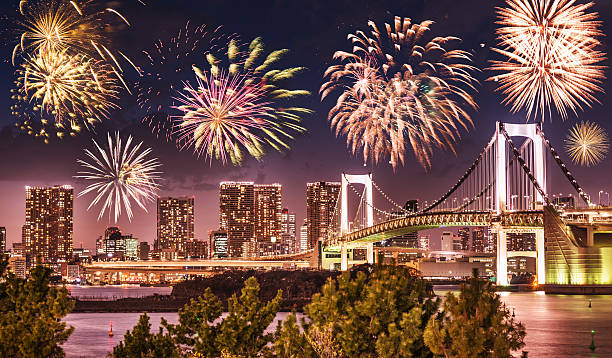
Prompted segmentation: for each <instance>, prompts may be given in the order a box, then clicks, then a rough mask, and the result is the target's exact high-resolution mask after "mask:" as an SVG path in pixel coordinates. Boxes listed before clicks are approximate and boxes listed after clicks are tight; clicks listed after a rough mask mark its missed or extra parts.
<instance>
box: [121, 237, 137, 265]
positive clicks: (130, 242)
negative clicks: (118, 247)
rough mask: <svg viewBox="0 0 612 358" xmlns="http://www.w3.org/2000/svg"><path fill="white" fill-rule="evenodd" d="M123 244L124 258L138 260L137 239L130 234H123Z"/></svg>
mask: <svg viewBox="0 0 612 358" xmlns="http://www.w3.org/2000/svg"><path fill="white" fill-rule="evenodd" d="M123 244H124V245H125V255H124V257H125V259H126V260H138V239H136V238H133V237H132V235H125V236H123Z"/></svg>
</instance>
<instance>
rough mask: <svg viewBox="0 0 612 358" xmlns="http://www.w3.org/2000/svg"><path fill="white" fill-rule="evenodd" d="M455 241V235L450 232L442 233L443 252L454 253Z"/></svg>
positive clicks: (441, 245) (441, 244)
mask: <svg viewBox="0 0 612 358" xmlns="http://www.w3.org/2000/svg"><path fill="white" fill-rule="evenodd" d="M454 239H455V235H453V234H452V233H451V232H450V231H445V232H443V233H442V237H441V243H440V249H441V250H442V251H454V250H453V246H454Z"/></svg>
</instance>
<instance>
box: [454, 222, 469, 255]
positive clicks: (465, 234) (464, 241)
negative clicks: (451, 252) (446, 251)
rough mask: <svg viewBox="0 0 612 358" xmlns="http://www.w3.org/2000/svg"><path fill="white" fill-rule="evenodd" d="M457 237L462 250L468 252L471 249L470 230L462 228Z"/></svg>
mask: <svg viewBox="0 0 612 358" xmlns="http://www.w3.org/2000/svg"><path fill="white" fill-rule="evenodd" d="M457 236H458V237H459V240H460V241H461V245H460V250H462V251H468V250H469V249H470V228H469V227H460V228H459V229H458V230H457Z"/></svg>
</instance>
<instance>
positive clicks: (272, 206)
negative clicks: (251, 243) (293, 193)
mask: <svg viewBox="0 0 612 358" xmlns="http://www.w3.org/2000/svg"><path fill="white" fill-rule="evenodd" d="M282 190H283V187H282V186H281V185H280V184H255V185H254V187H253V199H254V201H255V203H254V215H253V216H254V217H253V223H254V227H255V228H254V231H255V241H257V242H280V241H281V234H282V211H283V203H282Z"/></svg>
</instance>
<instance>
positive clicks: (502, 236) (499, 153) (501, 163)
mask: <svg viewBox="0 0 612 358" xmlns="http://www.w3.org/2000/svg"><path fill="white" fill-rule="evenodd" d="M540 130H541V129H540V125H539V124H537V123H529V124H513V123H501V122H497V124H496V131H495V136H496V139H495V149H496V152H495V187H496V192H495V204H496V205H495V211H496V214H497V215H501V214H502V213H503V212H505V211H507V206H506V198H507V183H508V179H509V178H508V176H507V174H508V173H507V168H506V166H507V163H506V147H507V144H508V142H507V139H506V136H505V135H504V131H505V132H506V133H507V134H508V136H509V137H525V138H528V140H531V141H532V142H533V158H534V164H535V168H532V171H533V174H534V177H535V179H536V182H537V183H538V184H539V185H540V187H541V188H542V190H543V192H544V195H546V179H547V178H546V163H545V160H546V156H545V152H544V145H545V143H544V138H543V137H542V136H541V135H540ZM510 180H512V178H510ZM536 195H537V199H536V208H540V209H541V208H542V205H543V203H544V198H543V197H542V194H540V193H539V192H538V193H537V194H536ZM492 229H493V231H495V232H496V233H497V284H498V285H508V250H507V241H506V240H507V232H508V230H507V229H506V228H504V227H503V226H501V225H500V224H499V223H497V224H495V225H494V227H492ZM534 230H535V236H536V272H537V277H538V284H544V283H545V280H546V271H545V255H544V228H536V229H534Z"/></svg>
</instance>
